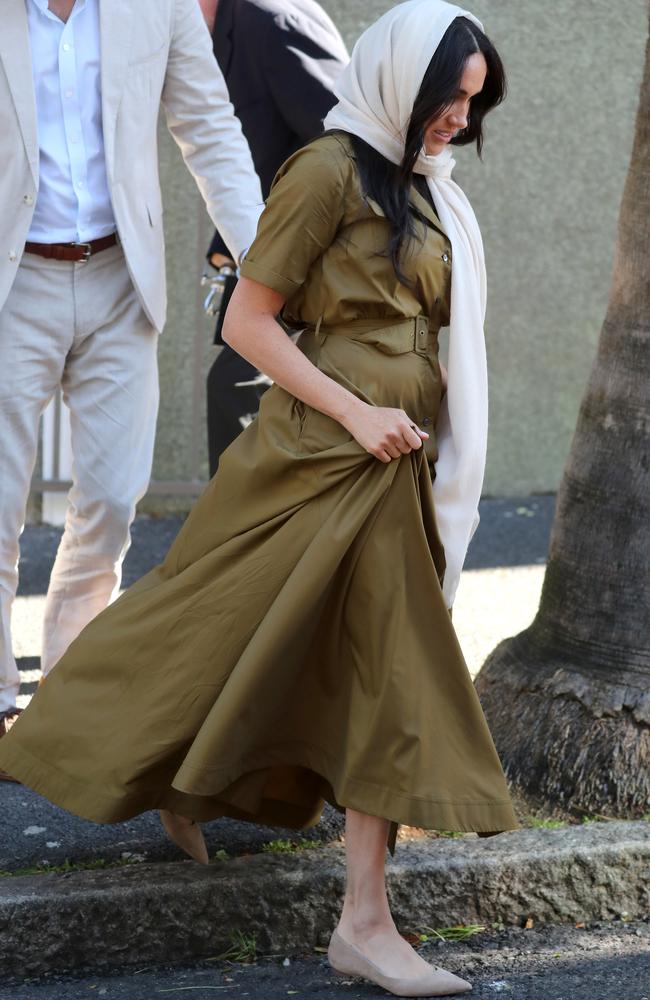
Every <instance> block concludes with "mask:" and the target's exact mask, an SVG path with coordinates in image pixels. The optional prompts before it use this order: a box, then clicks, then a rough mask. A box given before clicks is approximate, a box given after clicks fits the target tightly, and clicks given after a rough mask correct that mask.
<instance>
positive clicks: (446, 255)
mask: <svg viewBox="0 0 650 1000" xmlns="http://www.w3.org/2000/svg"><path fill="white" fill-rule="evenodd" d="M442 259H443V260H444V262H445V264H446V263H448V261H449V254H448V253H443V255H442Z"/></svg>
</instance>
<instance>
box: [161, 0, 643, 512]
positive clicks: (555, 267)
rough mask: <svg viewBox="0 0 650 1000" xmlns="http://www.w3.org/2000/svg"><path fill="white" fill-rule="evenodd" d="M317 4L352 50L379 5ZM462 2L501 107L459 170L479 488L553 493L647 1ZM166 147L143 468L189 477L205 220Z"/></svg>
mask: <svg viewBox="0 0 650 1000" xmlns="http://www.w3.org/2000/svg"><path fill="white" fill-rule="evenodd" d="M324 6H325V7H326V9H327V10H328V11H329V13H330V14H331V15H332V17H333V18H334V20H335V21H336V22H337V24H338V25H339V27H340V29H341V31H342V33H343V34H344V36H345V38H346V40H347V41H348V43H349V44H350V45H351V44H352V43H353V42H354V39H355V37H356V36H357V35H358V33H359V31H360V30H361V29H362V28H363V27H364V26H365V25H366V24H368V23H369V22H370V21H371V20H373V19H374V18H375V17H376V16H378V15H379V14H380V13H381V12H382V11H383V10H385V9H386V8H387V6H389V5H387V4H386V3H380V2H376V0H347V2H346V0H324ZM472 10H473V11H474V12H475V13H476V14H477V15H478V16H479V17H481V18H482V19H483V20H484V22H485V25H486V28H487V30H488V32H489V34H490V35H491V37H492V38H493V40H494V42H495V43H496V44H497V46H498V48H499V50H500V51H501V53H502V56H503V58H504V60H505V63H506V67H507V70H508V74H509V81H510V97H509V99H508V101H507V102H506V104H505V105H504V106H503V107H502V108H501V109H499V110H497V111H496V112H495V113H494V114H493V116H492V118H491V119H489V120H488V130H487V131H488V138H487V143H486V148H485V153H484V162H483V163H482V164H481V163H479V162H478V161H477V160H476V157H475V155H474V153H473V152H471V151H470V150H460V151H459V154H458V156H457V162H458V165H457V168H456V177H457V179H458V180H459V181H460V182H461V183H462V184H463V186H464V187H465V189H466V191H467V192H468V194H469V195H470V197H471V199H472V201H473V203H474V206H475V209H476V211H477V214H478V216H479V219H480V221H481V225H482V229H483V234H484V238H485V244H486V252H487V258H488V270H489V277H490V294H489V312H488V323H487V339H488V351H489V362H490V370H491V433H490V452H489V457H488V473H487V479H486V488H485V492H486V494H488V495H496V496H507V495H515V494H526V493H531V492H548V491H553V490H555V489H556V488H557V485H558V483H559V479H560V476H561V473H562V467H563V464H564V461H565V458H566V454H567V451H568V447H569V444H570V439H571V434H572V430H573V427H574V424H575V420H576V416H577V411H578V406H579V402H580V398H581V395H582V391H583V388H584V384H585V381H586V378H587V374H588V371H589V368H590V365H591V361H592V358H593V355H594V347H595V344H596V341H597V337H598V332H599V329H600V325H601V322H602V319H603V316H604V310H605V305H606V301H607V293H608V286H609V281H610V270H611V261H612V253H613V246H614V238H615V230H616V219H617V213H618V205H619V200H620V196H621V192H622V187H623V183H624V179H625V172H626V168H627V161H628V158H629V152H630V148H631V140H632V132H633V124H634V114H635V110H636V101H637V94H638V86H639V82H640V77H641V71H642V59H643V51H644V45H645V37H646V31H647V11H648V7H647V0H625V2H624V3H621V4H616V5H614V4H612V3H611V2H610V0H548V2H546V3H534V2H533V0H500V2H499V3H494V2H493V3H490V2H488V0H475V2H474V3H473V6H472ZM161 145H162V166H163V171H162V172H163V186H164V198H165V207H166V232H167V239H168V271H169V284H170V313H169V323H168V326H167V329H166V331H165V334H164V336H163V339H162V342H161V351H160V364H161V388H162V397H161V398H162V404H161V414H160V424H159V432H158V442H157V447H156V458H155V468H154V478H155V479H156V480H183V481H187V480H189V479H191V478H192V477H194V476H197V475H198V476H199V477H204V476H205V475H206V474H207V465H206V460H205V452H206V446H205V430H204V420H203V414H204V395H205V394H204V388H203V373H204V372H205V371H207V367H208V365H209V362H210V360H211V358H212V357H213V356H214V354H213V351H214V349H213V348H211V347H210V346H209V343H210V334H209V328H208V324H207V323H206V322H205V320H204V319H203V318H202V316H201V312H200V308H199V304H200V303H199V292H198V287H197V276H198V274H199V272H200V267H201V262H202V255H203V252H204V249H205V245H206V243H207V240H208V236H209V234H210V226H209V223H208V221H207V219H206V217H205V213H204V212H203V210H202V207H201V204H200V201H199V198H198V196H197V195H196V193H195V189H194V187H193V183H192V181H191V179H190V178H189V175H187V172H186V171H185V170H184V168H183V166H182V164H181V162H180V158H179V156H178V154H177V152H176V150H175V148H174V147H173V143H172V142H171V141H170V140H169V137H168V136H166V135H165V136H163V137H162V143H161ZM162 505H163V501H162V500H161V499H160V497H149V499H148V500H147V501H146V506H147V507H148V508H149V509H152V508H160V507H161V506H162ZM164 505H165V506H166V507H169V506H177V507H178V506H180V507H183V506H186V505H187V498H186V499H182V498H181V499H177V500H174V501H171V502H170V501H169V500H167V501H164Z"/></svg>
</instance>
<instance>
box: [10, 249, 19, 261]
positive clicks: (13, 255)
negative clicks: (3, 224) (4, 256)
mask: <svg viewBox="0 0 650 1000" xmlns="http://www.w3.org/2000/svg"><path fill="white" fill-rule="evenodd" d="M17 258H18V254H17V253H16V251H15V250H10V251H9V260H11V261H14V260H16V259H17Z"/></svg>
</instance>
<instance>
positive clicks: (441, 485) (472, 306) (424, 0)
mask: <svg viewBox="0 0 650 1000" xmlns="http://www.w3.org/2000/svg"><path fill="white" fill-rule="evenodd" d="M461 16H462V17H468V18H471V20H472V21H473V22H474V23H475V24H477V25H478V26H479V27H480V28H482V25H481V22H480V21H478V20H477V19H476V18H475V17H474V16H473V14H470V13H469V12H468V11H466V10H463V9H462V8H461V7H456V6H454V5H453V4H449V3H444V2H443V0H408V2H407V3H402V4H399V5H398V6H397V7H393V8H392V9H391V10H389V11H388V12H387V13H386V14H384V15H383V17H380V19H379V20H378V21H377V22H376V23H375V24H373V25H372V26H371V27H370V28H368V30H367V31H365V32H364V33H363V34H362V35H361V37H360V38H359V40H358V42H357V44H356V45H355V47H354V49H353V52H352V58H351V60H350V63H349V65H348V66H347V68H346V69H345V70H344V71H343V73H342V75H341V76H340V77H339V79H338V82H337V86H336V90H335V92H336V96H337V97H338V99H339V103H338V104H336V105H335V106H334V107H333V108H332V110H331V111H330V113H329V114H328V116H327V118H326V119H325V128H326V129H343V130H345V131H347V132H351V133H353V134H354V135H357V136H359V137H360V138H361V139H363V140H365V142H367V143H369V145H371V146H373V147H374V149H376V150H378V152H380V153H381V154H382V155H383V156H385V157H386V158H387V159H388V160H390V161H391V162H392V163H401V162H402V159H403V157H404V146H405V141H406V132H407V129H408V125H409V119H410V116H411V112H412V110H413V105H414V103H415V98H416V96H417V94H418V91H419V89H420V86H421V84H422V80H423V78H424V74H425V72H426V69H427V67H428V65H429V63H430V61H431V58H432V56H433V54H434V52H435V50H436V49H437V48H438V45H439V44H440V42H441V40H442V37H443V35H444V34H445V32H446V31H447V28H448V27H449V26H450V24H451V23H452V21H453V20H454V19H455V18H457V17H461ZM454 163H455V161H454V159H453V157H452V152H451V149H450V148H449V147H448V148H447V149H445V150H444V152H442V153H440V154H439V155H438V156H427V155H426V154H425V153H424V150H423V152H422V153H421V154H420V156H419V158H418V160H417V162H416V165H415V170H416V172H417V173H421V174H424V175H425V176H426V178H427V183H428V185H429V188H430V190H431V194H432V196H433V199H434V202H435V206H436V209H437V212H438V216H439V218H440V221H441V223H442V227H443V229H444V231H445V233H446V234H447V236H448V238H449V240H450V242H451V248H452V281H451V320H450V335H449V363H448V370H449V383H448V387H447V393H446V395H445V397H444V399H443V402H442V406H441V410H440V414H439V417H438V422H437V426H436V436H437V442H438V461H437V462H436V476H435V480H434V483H433V496H434V506H435V511H436V521H437V525H438V531H439V534H440V540H441V542H442V545H443V548H444V550H445V559H446V563H447V568H446V571H445V577H444V581H443V594H444V597H445V600H446V602H447V607H451V606H452V604H453V600H454V596H455V594H456V589H457V587H458V582H459V580H460V573H461V570H462V568H463V563H464V561H465V556H466V554H467V547H468V545H469V542H470V539H471V537H472V535H473V534H474V531H475V529H476V526H477V525H478V502H479V499H480V496H481V488H482V485H483V473H484V470H485V454H486V450H487V417H488V400H487V363H486V357H485V339H484V335H483V322H484V319H485V263H484V257H483V243H482V240H481V233H480V230H479V227H478V223H477V221H476V216H475V215H474V212H473V210H472V206H471V205H470V203H469V201H468V200H467V198H466V197H465V195H464V194H463V192H462V191H461V189H460V188H459V187H458V185H457V184H456V183H455V181H453V180H452V179H451V172H452V169H453V167H454Z"/></svg>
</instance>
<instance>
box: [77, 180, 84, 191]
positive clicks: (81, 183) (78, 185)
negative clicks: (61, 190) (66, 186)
mask: <svg viewBox="0 0 650 1000" xmlns="http://www.w3.org/2000/svg"><path fill="white" fill-rule="evenodd" d="M83 186H84V182H83V181H77V183H76V184H75V187H76V188H78V190H81V188H82V187H83Z"/></svg>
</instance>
